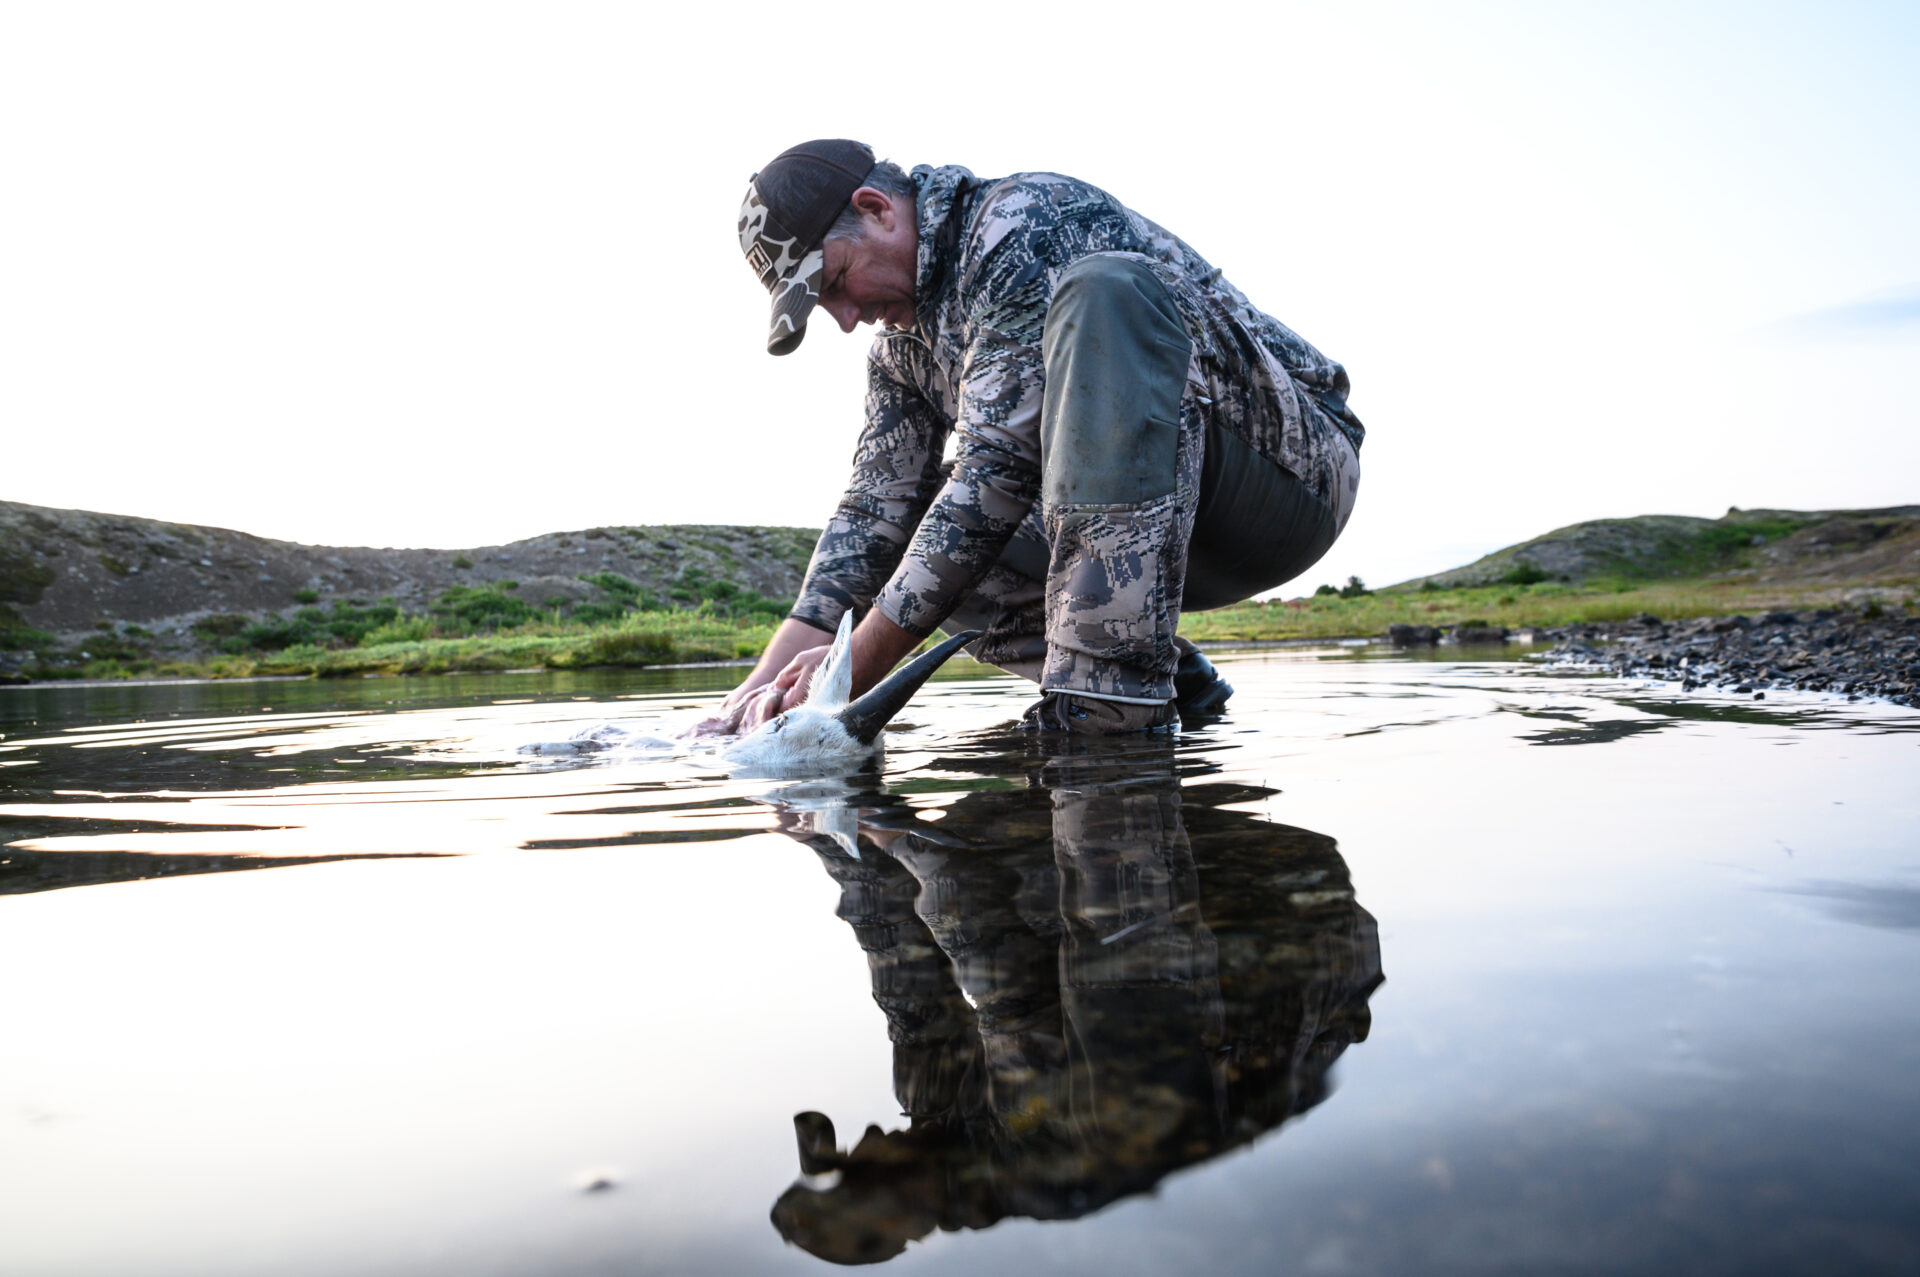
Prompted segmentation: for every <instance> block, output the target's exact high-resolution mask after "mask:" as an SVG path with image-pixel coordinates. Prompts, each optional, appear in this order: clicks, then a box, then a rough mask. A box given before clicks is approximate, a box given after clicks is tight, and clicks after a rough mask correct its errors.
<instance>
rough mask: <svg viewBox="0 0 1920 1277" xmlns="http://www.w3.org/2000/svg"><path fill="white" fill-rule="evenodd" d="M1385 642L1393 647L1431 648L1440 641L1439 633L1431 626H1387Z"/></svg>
mask: <svg viewBox="0 0 1920 1277" xmlns="http://www.w3.org/2000/svg"><path fill="white" fill-rule="evenodd" d="M1387 641H1388V642H1389V643H1391V644H1393V645H1394V646H1395V647H1432V646H1433V645H1434V644H1435V643H1438V642H1439V641H1440V631H1439V630H1437V629H1435V628H1434V627H1433V626H1431V625H1389V626H1388V627H1387Z"/></svg>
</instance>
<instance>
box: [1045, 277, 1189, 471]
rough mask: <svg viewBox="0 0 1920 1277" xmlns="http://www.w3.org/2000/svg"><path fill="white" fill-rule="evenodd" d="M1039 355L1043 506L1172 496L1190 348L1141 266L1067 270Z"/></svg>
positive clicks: (1160, 287) (1158, 286)
mask: <svg viewBox="0 0 1920 1277" xmlns="http://www.w3.org/2000/svg"><path fill="white" fill-rule="evenodd" d="M1040 350H1041V358H1042V360H1043V361H1044V363H1045V366H1046V390H1045V393H1044V396H1043V398H1042V400H1041V410H1040V458H1041V475H1042V479H1041V485H1042V499H1043V500H1044V501H1045V503H1046V504H1047V505H1048V506H1049V507H1053V506H1088V505H1138V504H1140V503H1142V502H1146V501H1152V500H1155V499H1156V498H1159V497H1163V496H1165V495H1166V494H1168V493H1169V492H1172V491H1173V490H1174V486H1175V480H1176V475H1177V470H1178V454H1179V444H1180V401H1181V397H1182V395H1184V394H1185V392H1186V383H1187V364H1188V361H1189V359H1190V358H1191V356H1192V353H1193V342H1192V339H1191V338H1189V337H1188V336H1187V330H1186V327H1185V325H1184V324H1183V323H1182V322H1181V320H1180V314H1179V312H1178V311H1177V310H1176V309H1175V308H1174V305H1173V299H1172V298H1171V297H1170V296H1169V295H1168V294H1167V289H1166V286H1165V285H1164V284H1162V283H1161V282H1160V281H1159V279H1157V278H1156V277H1155V276H1154V274H1153V271H1152V270H1151V269H1150V268H1149V267H1148V266H1147V265H1146V263H1145V262H1143V261H1139V260H1137V259H1134V258H1130V257H1114V256H1108V255H1103V254H1094V255H1093V256H1091V257H1083V258H1081V259H1080V260H1079V261H1077V262H1075V263H1073V265H1071V266H1069V267H1068V268H1067V269H1066V270H1065V271H1063V272H1062V273H1061V276H1060V280H1059V283H1058V284H1057V285H1056V286H1055V288H1054V294H1053V302H1052V304H1051V305H1050V306H1049V307H1048V310H1047V320H1046V325H1045V328H1044V329H1043V333H1042V337H1041V345H1040Z"/></svg>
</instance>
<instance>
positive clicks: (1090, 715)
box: [726, 140, 1365, 734]
mask: <svg viewBox="0 0 1920 1277" xmlns="http://www.w3.org/2000/svg"><path fill="white" fill-rule="evenodd" d="M1261 211H1264V210H1261ZM1257 229H1260V230H1264V228H1257ZM739 230H740V244H741V248H742V250H743V251H744V252H745V254H746V257H747V262H748V265H749V266H750V267H751V268H752V269H753V271H754V273H755V274H756V275H757V276H758V277H759V279H760V282H761V284H762V285H763V286H765V287H766V288H767V289H768V290H769V291H770V292H771V293H772V294H773V315H772V325H771V330H770V332H769V334H768V340H767V349H768V350H769V351H770V352H771V353H773V354H776V355H784V354H788V353H790V352H791V351H793V350H794V349H795V348H797V347H798V346H799V344H800V342H801V339H802V338H803V337H804V336H805V333H806V325H807V321H808V319H809V317H810V315H811V313H812V311H813V310H814V309H815V308H816V307H818V308H819V309H822V310H825V311H826V312H827V313H828V314H829V315H831V316H832V317H833V319H834V320H835V321H836V322H837V323H838V324H839V325H840V327H841V329H842V330H844V331H846V332H852V331H853V329H854V327H855V325H857V324H872V323H878V324H879V325H880V331H879V334H878V335H877V336H876V337H875V339H874V343H873V349H872V352H871V353H870V355H869V356H868V364H867V369H868V383H867V403H866V426H865V429H864V430H863V431H862V433H861V436H860V441H859V445H858V447H857V448H856V450H855V456H854V472H853V477H852V479H851V481H850V482H849V484H848V486H847V490H846V493H845V494H844V495H843V496H842V497H841V499H840V504H839V508H838V509H837V510H836V512H835V514H834V516H833V518H832V520H831V521H830V522H829V523H828V525H827V528H826V530H825V532H823V533H822V534H821V537H820V541H819V544H818V546H817V547H816V548H815V550H814V554H813V561H812V563H811V564H810V565H809V567H808V570H807V577H806V581H805V583H804V584H803V586H802V587H801V591H800V597H799V599H798V601H797V602H796V603H795V605H794V609H793V612H792V614H791V615H790V616H789V617H788V619H787V620H786V621H785V622H784V623H783V624H782V625H781V627H780V629H779V630H778V632H777V633H776V634H775V636H774V639H773V641H772V642H771V643H770V644H768V646H767V650H766V652H765V653H764V654H763V655H762V657H761V659H760V662H759V664H758V665H757V666H756V667H755V668H754V670H753V673H752V674H750V675H749V676H748V677H747V679H746V681H745V682H744V683H742V684H741V686H740V687H739V688H738V689H736V690H735V692H734V693H733V695H732V696H730V697H729V698H728V701H727V711H726V721H727V722H728V723H729V725H732V726H735V727H738V728H741V729H743V730H744V729H750V728H752V727H754V726H756V725H758V724H759V723H761V722H764V721H765V720H767V719H768V718H771V717H772V716H773V715H775V714H777V713H780V712H781V711H783V710H786V709H791V708H792V707H793V706H794V705H796V704H799V703H800V702H801V701H802V700H804V699H805V696H806V690H807V681H808V678H809V676H810V675H811V672H812V670H813V669H814V668H815V667H816V666H817V665H818V664H819V662H820V660H821V658H822V657H823V656H824V654H825V651H826V647H825V646H824V645H825V644H826V642H827V640H828V638H829V637H831V635H832V633H833V630H834V628H835V626H836V625H837V624H838V622H839V619H840V617H841V615H842V613H844V612H845V611H846V610H847V609H849V608H853V609H857V610H860V611H864V613H865V615H864V617H863V618H862V619H861V620H860V623H859V626H858V628H856V629H855V631H854V633H853V645H852V658H853V670H854V691H855V694H856V695H857V694H859V692H861V691H862V690H864V689H866V688H868V687H871V686H872V685H873V684H874V683H876V682H877V681H879V679H880V678H882V677H883V676H884V675H885V674H886V672H887V671H888V670H889V669H890V668H892V666H893V664H894V663H895V662H896V661H898V660H899V659H900V658H901V657H902V656H904V655H906V654H907V653H908V652H910V651H912V650H913V648H914V647H916V646H917V645H918V644H919V643H920V641H921V640H922V639H924V638H925V637H926V636H927V635H929V634H931V633H932V632H933V631H934V630H935V629H936V628H940V627H944V628H946V629H947V630H948V631H949V632H958V631H959V630H960V629H965V628H977V629H981V630H984V631H985V634H984V636H983V637H982V638H981V639H980V640H979V641H978V642H976V643H975V644H974V645H973V654H974V655H975V656H977V657H978V658H979V659H981V660H984V661H988V662H991V663H992V664H995V665H998V666H1001V667H1002V668H1004V669H1008V670H1011V671H1013V672H1015V673H1018V674H1021V675H1023V676H1025V677H1027V678H1030V679H1032V680H1034V681H1035V682H1037V683H1038V684H1039V685H1040V688H1041V691H1042V699H1041V700H1040V702H1039V703H1038V704H1036V705H1035V706H1034V707H1033V708H1032V709H1030V710H1029V711H1028V712H1027V716H1026V722H1027V724H1028V726H1030V727H1032V728H1035V729H1037V730H1048V731H1067V732H1077V733H1093V734H1119V733H1133V732H1161V731H1171V730H1173V726H1174V724H1175V722H1176V720H1177V717H1178V713H1179V712H1180V711H1185V712H1186V713H1187V714H1188V715H1189V716H1193V715H1205V714H1209V713H1215V712H1218V710H1219V708H1220V705H1221V704H1222V703H1224V701H1225V699H1226V697H1227V696H1228V695H1230V694H1231V693H1232V688H1230V687H1228V686H1227V685H1226V683H1225V682H1224V681H1222V680H1221V679H1220V678H1219V676H1218V675H1217V674H1216V673H1215V672H1214V670H1213V667H1212V666H1211V665H1210V664H1208V662H1207V661H1206V658H1205V657H1203V656H1201V655H1200V653H1199V651H1198V649H1196V648H1194V647H1193V646H1192V645H1191V644H1189V643H1186V642H1185V640H1180V639H1176V637H1175V628H1176V626H1177V623H1178V621H1179V616H1180V613H1181V611H1182V610H1193V609H1199V608H1209V607H1219V606H1222V605H1224V604H1227V603H1233V602H1238V601H1240V600H1242V599H1245V598H1249V597H1251V596H1252V595H1254V594H1256V593H1258V592H1259V591H1261V590H1265V589H1271V588H1273V587H1274V586H1277V585H1279V584H1281V583H1283V582H1285V581H1287V580H1290V579H1291V578H1293V577H1294V576H1297V575H1298V574H1299V573H1301V572H1303V571H1305V570H1306V569H1307V568H1308V567H1310V566H1312V564H1313V563H1314V562H1316V561H1317V560H1318V559H1319V558H1320V557H1321V555H1323V554H1325V553H1326V551H1327V548H1328V547H1329V546H1331V545H1332V544H1333V540H1334V538H1335V537H1336V536H1338V535H1339V533H1340V530H1341V529H1342V528H1343V527H1344V526H1345V525H1346V521H1347V517H1348V515H1349V514H1350V513H1351V511H1352V508H1353V500H1354V495H1355V493H1356V491H1357V490H1358V487H1359V478H1360V466H1359V456H1358V450H1359V447H1360V443H1361V440H1362V438H1363V437H1364V434H1365V431H1364V429H1363V427H1362V426H1361V424H1360V421H1359V419H1358V418H1357V417H1355V416H1354V415H1353V413H1352V412H1351V411H1350V410H1349V409H1348V407H1347V402H1346V400H1347V375H1346V372H1345V370H1344V369H1342V368H1341V367H1340V365H1339V364H1336V363H1334V362H1332V361H1331V360H1329V359H1327V358H1326V357H1325V356H1324V355H1322V354H1321V353H1320V352H1319V351H1317V350H1315V349H1314V348H1313V347H1312V346H1311V345H1309V344H1308V343H1307V342H1305V341H1303V340H1302V339H1301V338H1300V337H1298V336H1297V335H1296V334H1294V333H1293V332H1292V331H1291V330H1289V329H1288V328H1286V327H1285V326H1284V325H1282V324H1280V323H1278V322H1277V321H1275V320H1274V319H1272V318H1270V317H1269V316H1267V315H1265V314H1263V313H1262V312H1260V311H1259V310H1256V309H1255V308H1254V307H1253V305H1252V304H1251V303H1250V302H1249V301H1248V300H1247V299H1246V297H1245V296H1243V295H1242V294H1241V293H1240V292H1239V290H1238V289H1236V288H1234V287H1233V286H1232V285H1231V284H1229V283H1228V282H1227V281H1226V279H1225V278H1223V277H1222V276H1221V274H1220V272H1218V271H1217V270H1215V269H1214V268H1213V267H1211V266H1210V265H1208V264H1207V262H1206V261H1205V260H1204V259H1202V258H1201V257H1200V255H1199V254H1198V253H1196V252H1194V251H1193V249H1191V248H1189V247H1188V246H1187V245H1186V244H1185V243H1183V242H1182V241H1181V240H1179V239H1178V238H1176V237H1175V236H1173V235H1171V234H1169V233H1168V232H1166V231H1165V230H1162V229H1161V228H1160V227H1159V226H1156V225H1155V224H1154V223H1152V222H1150V221H1148V220H1147V219H1145V218H1143V217H1141V216H1139V215H1138V214H1136V213H1134V212H1132V211H1131V210H1129V209H1127V208H1126V207H1125V206H1124V205H1122V204H1121V203H1120V202H1119V201H1118V200H1116V199H1114V198H1113V197H1112V196H1110V195H1108V194H1106V193H1105V192H1104V191H1101V190H1098V189H1097V188H1095V187H1093V186H1090V185H1088V184H1086V183H1085V182H1080V181H1076V180H1074V179H1072V178H1068V177H1062V176H1060V175H1058V174H1053V173H1021V174H1016V175H1014V176H1012V177H1008V178H1003V179H999V180H993V181H989V180H982V179H980V178H977V177H975V176H974V175H973V174H972V173H970V172H968V171H967V170H966V169H964V168H959V167H953V166H949V167H941V168H933V167H928V166H921V167H919V168H916V169H914V170H913V172H912V174H911V175H909V174H907V173H904V172H902V171H901V170H900V169H899V168H898V167H896V166H895V165H893V164H891V163H876V162H875V160H874V156H873V152H872V151H871V150H870V149H869V148H867V147H866V146H864V145H862V144H860V143H858V142H850V141H845V140H822V141H815V142H807V143H803V144H802V145H800V146H796V147H793V148H792V149H790V150H788V151H785V152H783V153H782V154H781V155H779V156H777V157H776V158H775V159H774V160H773V162H772V163H770V164H768V165H767V167H766V168H765V169H763V170H761V171H760V172H759V173H756V174H755V175H754V177H753V179H752V181H751V182H750V184H749V186H748V189H747V197H746V202H745V203H744V205H743V206H742V209H741V215H740V226H739ZM950 440H951V443H952V460H951V461H950V462H947V463H944V464H943V461H942V454H943V451H944V450H945V449H946V446H947V445H948V443H949V441H950ZM1176 698H1177V703H1176Z"/></svg>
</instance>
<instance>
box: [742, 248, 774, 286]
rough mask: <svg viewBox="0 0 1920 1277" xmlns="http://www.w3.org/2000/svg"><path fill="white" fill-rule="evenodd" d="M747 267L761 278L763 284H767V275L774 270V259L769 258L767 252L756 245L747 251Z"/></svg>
mask: <svg viewBox="0 0 1920 1277" xmlns="http://www.w3.org/2000/svg"><path fill="white" fill-rule="evenodd" d="M747 265H748V266H750V267H752V268H753V273H754V274H756V275H758V276H759V277H760V282H761V283H763V284H764V283H766V282H767V273H768V272H769V271H771V270H772V269H773V259H772V258H770V257H768V256H767V250H766V249H764V248H762V247H761V246H760V245H758V244H755V245H754V246H753V247H752V248H750V249H748V250H747Z"/></svg>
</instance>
